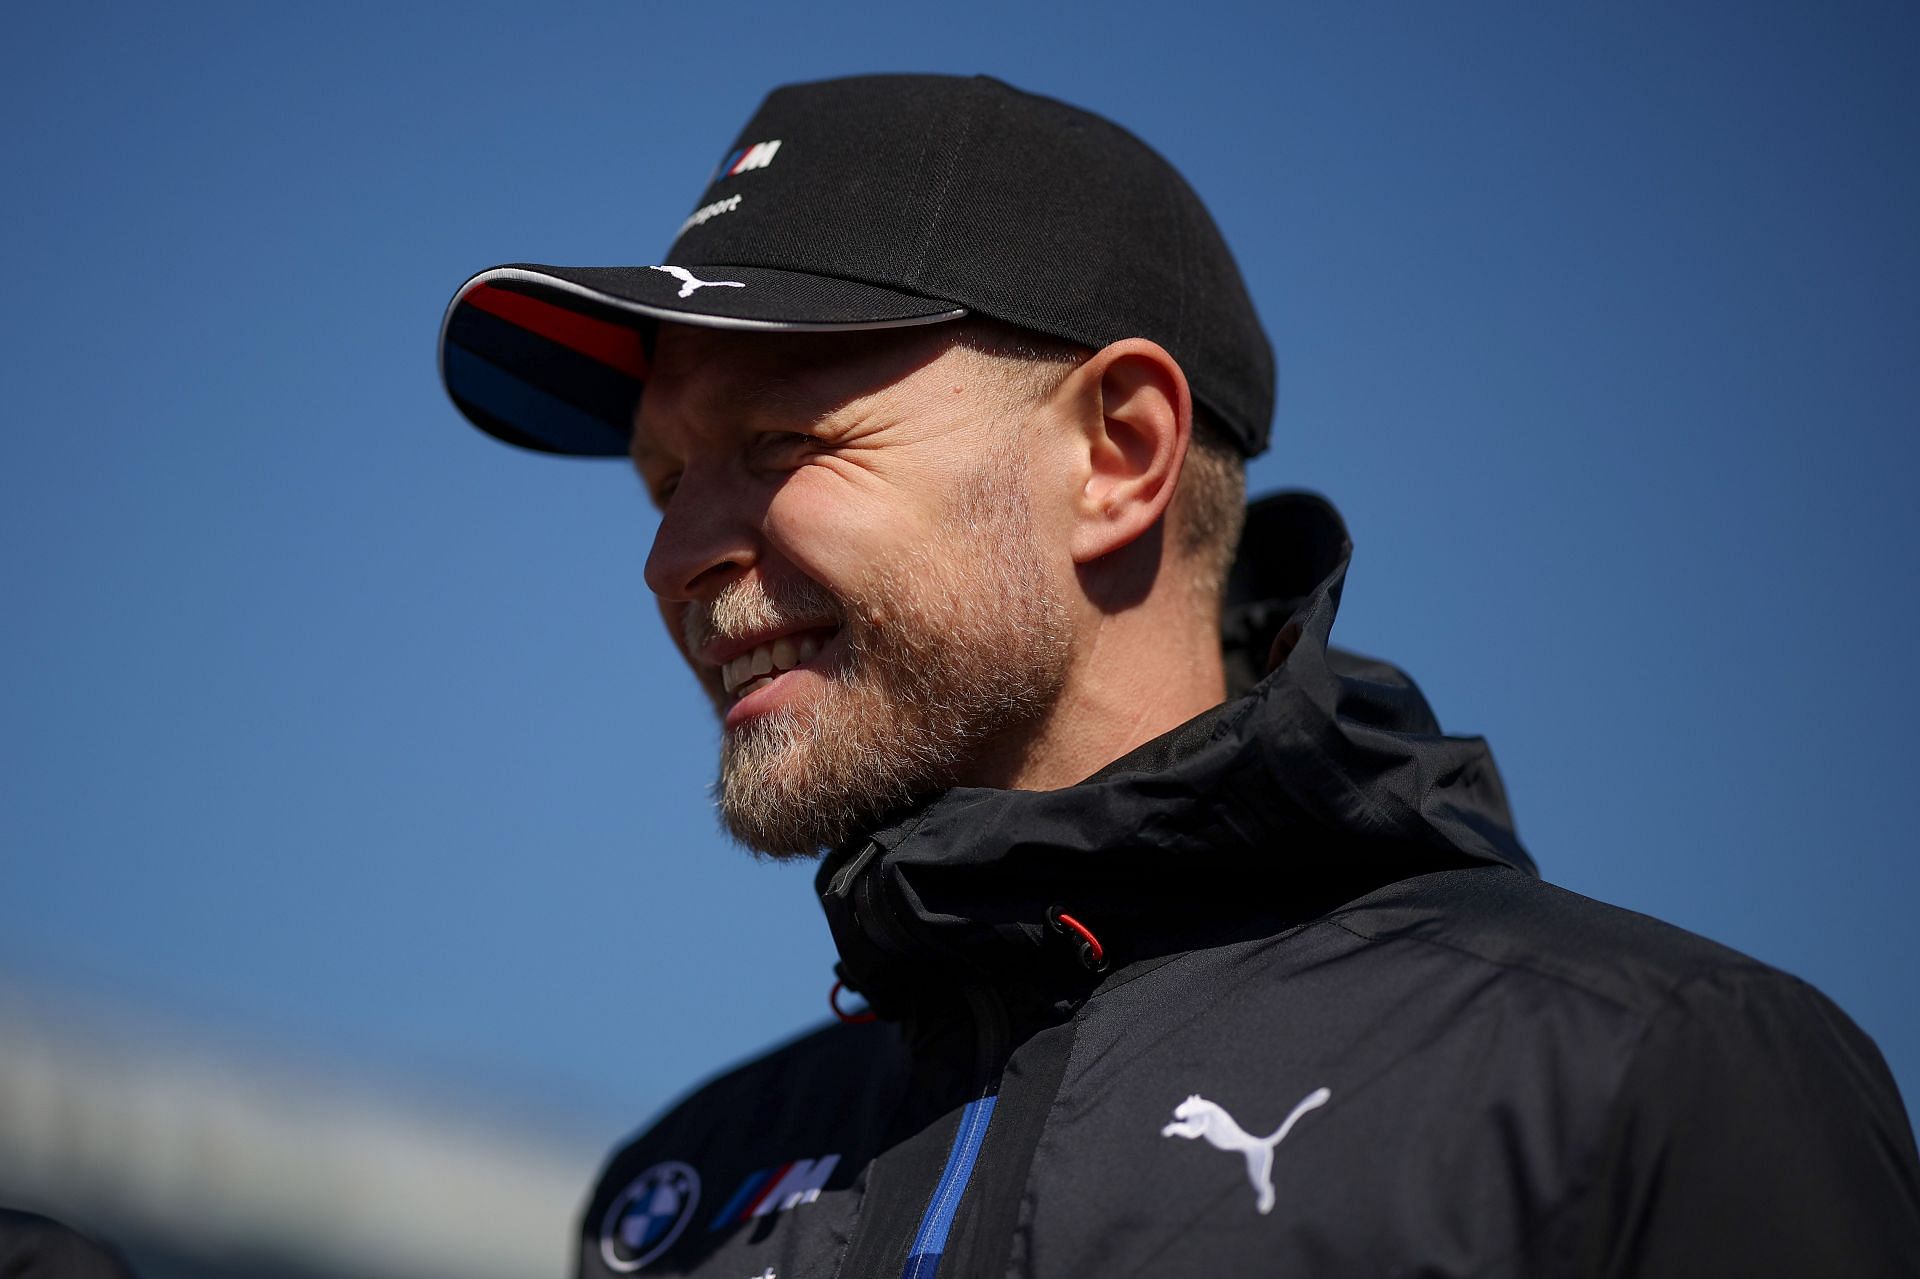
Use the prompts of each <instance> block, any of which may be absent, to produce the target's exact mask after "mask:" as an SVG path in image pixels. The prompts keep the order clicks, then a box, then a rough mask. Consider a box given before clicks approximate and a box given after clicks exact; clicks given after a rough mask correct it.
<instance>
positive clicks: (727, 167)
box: [715, 138, 780, 181]
mask: <svg viewBox="0 0 1920 1279" xmlns="http://www.w3.org/2000/svg"><path fill="white" fill-rule="evenodd" d="M779 150H780V139H778V138H775V139H774V140H773V141H771V142H756V143H754V144H753V145H752V146H747V147H741V148H740V149H739V150H738V151H735V152H733V153H732V154H731V155H729V156H728V157H727V158H726V159H724V160H722V161H721V162H720V172H719V173H718V174H717V175H715V180H716V181H717V180H718V179H719V178H730V177H732V176H733V175H734V174H736V173H745V172H746V171H747V170H748V169H764V168H766V167H767V166H768V165H770V164H772V163H773V157H774V155H775V153H776V152H778V151H779Z"/></svg>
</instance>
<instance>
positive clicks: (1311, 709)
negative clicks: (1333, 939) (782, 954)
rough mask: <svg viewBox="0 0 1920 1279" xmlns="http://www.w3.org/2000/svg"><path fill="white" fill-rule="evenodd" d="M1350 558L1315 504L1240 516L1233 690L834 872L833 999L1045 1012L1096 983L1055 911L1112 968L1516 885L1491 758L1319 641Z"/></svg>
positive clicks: (888, 835) (830, 897)
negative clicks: (1425, 883)
mask: <svg viewBox="0 0 1920 1279" xmlns="http://www.w3.org/2000/svg"><path fill="white" fill-rule="evenodd" d="M1351 553H1352V546H1351V543H1350V542H1349V541H1348V539H1347V534H1346V529H1345V526H1344V524H1343V523H1342V522H1341V520H1340V516H1339V514H1338V513H1337V512H1336V511H1335V510H1334V509H1333V507H1332V506H1331V505H1330V504H1329V503H1328V502H1327V501H1326V500H1325V499H1324V498H1321V497H1318V496H1316V495H1313V494H1308V493H1282V494H1277V495H1274V496H1272V497H1269V498H1265V499H1263V500H1261V501H1260V502H1257V503H1255V504H1254V505H1253V506H1252V507H1250V508H1249V511H1248V519H1247V530H1246V533H1245V534H1244V535H1243V537H1242V541H1241V546H1240V552H1239V558H1238V559H1237V561H1236V565H1235V568H1234V571H1233V574H1232V576H1231V578H1230V581H1229V595H1228V608H1227V610H1226V614H1225V619H1224V621H1223V625H1222V640H1223V644H1224V646H1225V651H1226V654H1227V665H1228V671H1229V679H1230V682H1231V683H1232V684H1233V685H1235V686H1236V689H1235V691H1236V692H1237V695H1236V696H1233V697H1231V698H1230V699H1229V700H1228V701H1227V702H1226V703H1225V704H1223V705H1222V706H1219V707H1216V708H1214V709H1213V710H1211V711H1209V712H1207V713H1206V714H1204V715H1202V716H1200V717H1198V718H1197V719H1195V720H1193V721H1190V722H1189V723H1188V724H1185V725H1182V726H1181V727H1179V728H1177V729H1175V730H1173V731H1172V732H1171V733H1168V734H1166V735H1165V736H1163V737H1161V738H1159V739H1156V740H1155V741H1153V742H1150V743H1148V744H1147V745H1145V746H1143V747H1141V748H1140V749H1139V750H1137V751H1135V752H1133V753H1132V754H1130V755H1128V756H1127V757H1125V758H1123V759H1121V760H1118V761H1116V762H1115V763H1113V764H1111V765H1109V766H1107V767H1106V768H1104V769H1102V770H1100V772H1098V773H1096V774H1095V775H1094V776H1092V777H1090V778H1088V779H1087V780H1086V781H1084V782H1081V783H1080V784H1078V785H1076V786H1070V787H1067V788H1065V789H1062V790H1055V791H1012V790H991V789H985V788H976V787H959V788H956V789H953V790H950V791H947V792H946V793H944V794H942V795H940V796H939V797H937V798H935V799H933V800H932V801H931V802H929V803H926V804H924V805H922V806H921V807H919V808H917V809H915V810H913V811H911V812H909V813H907V814H906V815H904V816H903V817H901V818H900V819H898V820H896V821H893V822H891V823H889V824H888V825H886V826H884V827H882V828H881V829H878V830H876V831H874V832H873V833H872V834H871V835H870V836H869V837H868V838H866V839H863V840H859V841H855V842H854V843H852V844H850V845H848V846H846V847H844V848H842V849H839V850H837V851H836V852H835V853H834V854H832V855H830V856H829V857H828V858H827V859H826V861H825V863H824V864H823V865H822V866H821V868H820V872H819V875H818V877H817V879H816V888H817V889H818V891H819V893H820V897H821V902H822V904H823V906H824V908H825V910H826V914H827V920H828V923H829V925H830V926H831V928H832V930H833V934H834V940H835V942H836V944H837V945H838V946H839V948H840V953H841V957H842V968H843V973H844V976H845V978H846V980H847V983H848V984H849V985H850V986H852V987H853V988H855V989H856V990H858V991H860V992H861V993H862V994H864V995H865V996H866V997H867V999H868V1001H869V1002H870V1003H872V1004H873V1006H874V1007H875V1008H876V1009H877V1010H879V1011H880V1012H881V1014H882V1015H884V1016H900V1015H904V1014H905V1012H907V1011H908V1010H909V1009H910V1008H911V1006H912V1005H913V1004H914V1003H916V1002H919V1001H922V1000H926V999H944V998H945V997H947V996H948V995H949V994H950V993H951V992H952V991H953V990H954V989H955V988H956V987H960V986H965V985H980V984H987V985H994V986H998V987H1001V988H1003V989H1005V988H1008V987H1019V988H1024V989H1026V990H1028V991H1029V992H1030V993H1031V994H1033V995H1035V996H1038V997H1041V998H1046V999H1052V998H1058V997H1062V996H1063V995H1067V994H1071V993H1073V992H1074V991H1075V990H1076V989H1078V990H1084V989H1085V988H1086V987H1088V986H1090V985H1091V981H1090V980H1089V978H1088V977H1087V975H1086V973H1085V972H1084V970H1083V968H1082V967H1081V962H1080V959H1079V955H1078V948H1077V946H1076V945H1075V944H1072V940H1071V939H1070V938H1067V937H1064V936H1062V935H1061V934H1060V932H1059V930H1057V929H1055V928H1051V927H1049V925H1048V922H1047V916H1048V909H1049V908H1050V907H1052V908H1058V909H1060V910H1064V911H1066V912H1067V913H1068V914H1071V915H1073V916H1075V917H1076V918H1078V919H1081V920H1083V921H1084V922H1086V923H1087V924H1088V925H1089V926H1090V927H1091V928H1093V929H1094V931H1095V932H1096V933H1097V934H1098V935H1099V937H1100V938H1101V940H1102V942H1103V943H1104V944H1105V946H1106V947H1107V949H1108V950H1109V951H1110V952H1111V953H1112V957H1113V959H1114V960H1115V961H1116V962H1119V963H1127V962H1130V961H1135V960H1142V959H1148V958H1152V957H1155V956H1157V955H1161V954H1166V953H1169V952H1171V951H1174V950H1180V949H1186V948H1189V947H1191V946H1193V945H1198V944H1202V943H1204V942H1205V941H1207V940H1210V939H1212V940H1218V939H1220V938H1222V937H1224V936H1227V935H1232V934H1235V933H1243V932H1247V931H1248V930H1257V931H1264V932H1270V931H1275V930H1277V929H1278V928H1281V927H1285V926H1287V925H1288V924H1290V923H1297V922H1300V921H1302V920H1305V919H1308V918H1312V917H1314V916H1316V915H1318V914H1320V913H1323V912H1324V911H1325V910H1327V909H1330V908H1332V907H1334V906H1337V905H1339V904H1340V903H1342V902H1345V901H1349V900H1352V899H1353V898H1354V897H1357V896H1360V895H1362V894H1364V893H1366V892H1368V891H1371V890H1372V889H1373V888H1376V887H1379V886H1381V885H1383V884H1386V883H1390V882H1392V881H1394V880H1397V879H1401V878H1405V877H1406V876H1408V875H1412V874H1420V873H1423V872H1426V871H1431V870H1440V869H1446V868H1451V867H1458V866H1466V865H1475V864H1504V865H1508V866H1513V867H1516V868H1519V869H1522V870H1526V871H1531V870H1532V869H1533V863H1532V860H1531V859H1530V858H1529V857H1528V856H1527V854H1526V852H1525V850H1524V849H1523V848H1522V847H1521V845H1520V843H1519V839H1518V837H1517V836H1516V835H1515V833H1514V830H1513V822H1512V818H1511V816H1510V815H1509V813H1508V810H1507V805H1506V797H1505V793H1504V790H1503V788H1502V786H1501V783H1500V777H1499V773H1498V772H1497V770H1496V769H1495V767H1494V764H1493V759H1492V755H1491V752H1490V751H1489V750H1488V748H1487V745H1486V743H1485V742H1484V741H1483V740H1481V739H1479V738H1459V737H1446V736H1442V735H1441V734H1440V730H1439V725H1438V723H1437V722H1436V721H1435V719H1434V717H1433V713H1432V711H1431V710H1430V709H1429V708H1428V707H1427V704H1426V701H1425V699H1424V698H1423V697H1422V696H1421V695H1420V691H1419V689H1418V688H1416V687H1415V686H1414V684H1413V681H1412V680H1411V679H1409V678H1408V677H1407V676H1406V675H1404V674H1403V673H1401V672H1400V671H1399V670H1397V669H1396V668H1394V667H1392V666H1389V665H1387V664H1386V663H1384V662H1378V661H1374V660H1371V659H1368V658H1362V657H1358V656H1356V655H1354V654H1350V653H1345V652H1342V651H1340V650H1338V649H1333V648H1330V647H1329V646H1328V643H1327V639H1328V635H1329V633H1330V632H1331V629H1332V626H1333V619H1334V614H1335V613H1336V611H1337V610H1338V607H1339V601H1340V592H1341V588H1342V586H1343V584H1344V582H1345V579H1346V571H1347V565H1348V561H1349V559H1350V557H1351ZM1255 654H1259V655H1260V656H1259V657H1258V658H1256V657H1255ZM1261 672H1265V673H1264V674H1263V675H1261V674H1260V673H1261ZM1256 675H1259V678H1258V679H1257V682H1255V680H1254V677H1255V676H1256ZM1249 684H1250V685H1251V687H1247V685H1249Z"/></svg>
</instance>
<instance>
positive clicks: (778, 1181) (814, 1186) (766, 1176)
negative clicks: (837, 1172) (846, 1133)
mask: <svg viewBox="0 0 1920 1279" xmlns="http://www.w3.org/2000/svg"><path fill="white" fill-rule="evenodd" d="M839 1162H840V1156H839V1155H822V1156H820V1157H819V1158H818V1159H796V1160H794V1161H793V1162H792V1163H790V1164H779V1165H776V1166H775V1167H772V1168H762V1169H761V1170H760V1171H759V1172H756V1173H754V1174H752V1175H751V1176H749V1177H748V1178H747V1179H746V1180H745V1181H743V1182H741V1183H740V1189H738V1190H736V1191H734V1192H733V1198H731V1199H729V1200H727V1206H726V1207H724V1208H722V1209H721V1210H720V1214H719V1215H718V1216H716V1217H715V1218H714V1219H713V1223H712V1224H711V1225H709V1226H708V1227H707V1229H709V1230H721V1229H724V1228H725V1227H727V1226H731V1225H735V1224H737V1223H739V1222H742V1221H746V1220H748V1219H749V1218H752V1217H764V1216H766V1215H767V1214H768V1213H772V1212H786V1211H788V1210H789V1209H792V1208H798V1207H799V1206H800V1205H801V1204H810V1203H812V1202H813V1201H814V1200H816V1199H818V1198H819V1197H820V1191H821V1189H822V1188H824V1187H825V1186H826V1184H827V1178H828V1177H831V1176H832V1175H833V1169H834V1166H835V1165H836V1164H838V1163H839Z"/></svg>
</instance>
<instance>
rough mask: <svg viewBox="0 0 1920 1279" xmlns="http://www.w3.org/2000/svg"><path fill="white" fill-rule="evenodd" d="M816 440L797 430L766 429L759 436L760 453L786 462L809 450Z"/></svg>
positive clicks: (774, 459)
mask: <svg viewBox="0 0 1920 1279" xmlns="http://www.w3.org/2000/svg"><path fill="white" fill-rule="evenodd" d="M817 443H818V441H817V440H815V439H814V438H813V437H812V436H811V435H805V434H802V433H801V432H799V431H768V432H767V433H766V434H765V435H763V436H761V437H760V446H759V449H758V451H759V452H760V454H761V455H762V456H764V457H766V458H768V459H770V460H772V461H774V462H786V461H789V460H791V459H793V458H795V457H798V456H800V455H802V454H804V453H806V452H808V451H810V450H811V449H812V448H813V447H814V445H815V444H817Z"/></svg>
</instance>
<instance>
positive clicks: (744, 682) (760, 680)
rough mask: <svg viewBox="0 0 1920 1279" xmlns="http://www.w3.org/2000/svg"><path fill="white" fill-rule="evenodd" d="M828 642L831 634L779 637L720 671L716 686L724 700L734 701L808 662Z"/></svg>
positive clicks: (732, 661) (738, 658)
mask: <svg viewBox="0 0 1920 1279" xmlns="http://www.w3.org/2000/svg"><path fill="white" fill-rule="evenodd" d="M831 638H833V633H832V632H831V631H825V632H822V631H808V632H806V633H805V634H802V635H782V636H781V637H780V638H779V639H776V640H769V641H768V642H767V643H765V644H759V645H756V646H755V647H754V648H752V649H750V650H749V651H747V652H745V653H742V654H740V655H739V656H738V657H735V658H733V659H732V660H731V661H729V662H727V663H726V664H725V665H723V666H722V667H721V668H720V686H721V687H722V688H724V689H725V690H726V691H727V696H729V697H731V698H733V699H734V700H735V701H738V700H739V699H740V698H743V697H745V696H747V695H748V694H749V693H752V692H755V691H757V690H759V689H761V688H763V687H765V686H766V685H768V684H771V683H773V681H774V680H776V679H778V678H779V677H780V676H781V675H784V674H785V673H786V672H788V671H790V670H792V669H793V668H794V667H796V666H799V665H800V664H801V663H803V662H807V661H811V660H812V659H813V657H814V656H815V655H816V654H818V653H819V651H820V649H821V647H822V646H823V645H825V644H826V642H827V641H828V640H829V639H831Z"/></svg>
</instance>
